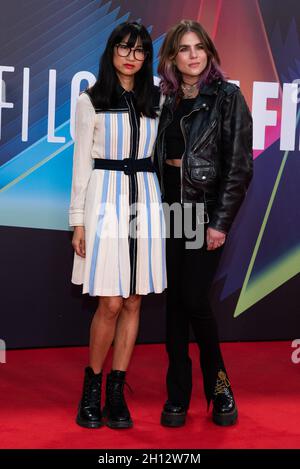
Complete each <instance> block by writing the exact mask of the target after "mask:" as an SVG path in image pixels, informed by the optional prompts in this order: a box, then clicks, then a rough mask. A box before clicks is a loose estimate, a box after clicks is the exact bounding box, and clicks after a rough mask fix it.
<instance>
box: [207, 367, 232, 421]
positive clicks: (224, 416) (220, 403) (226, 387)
mask: <svg viewBox="0 0 300 469" xmlns="http://www.w3.org/2000/svg"><path fill="white" fill-rule="evenodd" d="M212 401H213V412H212V417H213V421H214V423H216V424H217V425H222V426H224V427H226V426H228V425H234V424H235V423H236V421H237V416H238V412H237V408H236V404H235V401H234V397H233V393H232V390H231V387H230V382H229V379H228V377H227V375H226V373H225V371H223V370H219V372H218V378H217V382H216V386H215V390H214V394H213V397H212Z"/></svg>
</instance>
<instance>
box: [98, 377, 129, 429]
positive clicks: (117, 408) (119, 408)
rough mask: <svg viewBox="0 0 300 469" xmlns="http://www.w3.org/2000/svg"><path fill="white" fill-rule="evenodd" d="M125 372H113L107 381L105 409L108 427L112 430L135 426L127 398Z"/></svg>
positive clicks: (104, 414) (104, 413)
mask: <svg viewBox="0 0 300 469" xmlns="http://www.w3.org/2000/svg"><path fill="white" fill-rule="evenodd" d="M125 375H126V372H125V371H118V370H112V371H111V372H110V373H109V374H108V375H107V379H106V400H105V407H104V409H103V416H104V417H105V421H106V425H107V426H108V427H110V428H131V427H132V426H133V423H132V420H131V417H130V412H129V410H128V407H127V404H126V401H125V397H124V385H125Z"/></svg>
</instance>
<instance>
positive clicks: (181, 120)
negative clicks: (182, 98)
mask: <svg viewBox="0 0 300 469" xmlns="http://www.w3.org/2000/svg"><path fill="white" fill-rule="evenodd" d="M203 108H204V109H205V108H206V104H202V106H200V107H198V108H196V109H193V110H192V111H191V112H190V113H189V114H187V115H186V116H183V117H182V118H181V119H180V128H181V132H182V135H183V139H184V152H183V154H182V157H181V166H180V181H181V185H180V186H181V188H180V201H181V203H183V202H182V201H183V184H182V182H183V175H182V167H183V159H184V154H185V150H186V137H185V132H184V129H183V126H182V122H183V119H187V118H188V117H190V115H191V114H193V112H196V111H200V110H201V109H203Z"/></svg>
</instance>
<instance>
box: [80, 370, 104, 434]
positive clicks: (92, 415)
mask: <svg viewBox="0 0 300 469" xmlns="http://www.w3.org/2000/svg"><path fill="white" fill-rule="evenodd" d="M101 383H102V373H98V374H95V373H94V371H93V369H92V368H91V367H89V366H88V367H87V368H86V369H85V374H84V382H83V391H82V397H81V400H80V402H79V407H78V414H77V418H76V423H78V425H80V426H81V427H86V428H99V427H101V426H102V425H103V422H102V414H101Z"/></svg>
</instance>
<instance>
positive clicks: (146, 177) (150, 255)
mask: <svg viewBox="0 0 300 469" xmlns="http://www.w3.org/2000/svg"><path fill="white" fill-rule="evenodd" d="M143 175H144V182H145V191H146V205H147V219H148V223H147V225H148V264H149V292H153V291H154V286H153V276H152V265H151V261H152V230H151V212H150V210H151V200H150V194H149V183H148V173H143Z"/></svg>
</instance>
